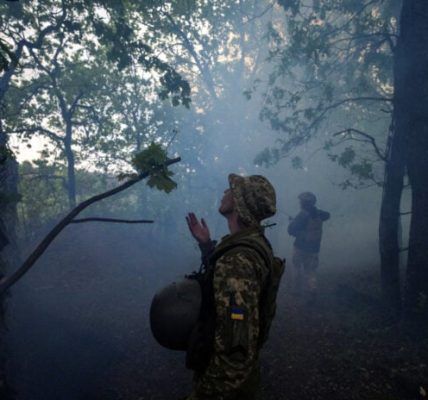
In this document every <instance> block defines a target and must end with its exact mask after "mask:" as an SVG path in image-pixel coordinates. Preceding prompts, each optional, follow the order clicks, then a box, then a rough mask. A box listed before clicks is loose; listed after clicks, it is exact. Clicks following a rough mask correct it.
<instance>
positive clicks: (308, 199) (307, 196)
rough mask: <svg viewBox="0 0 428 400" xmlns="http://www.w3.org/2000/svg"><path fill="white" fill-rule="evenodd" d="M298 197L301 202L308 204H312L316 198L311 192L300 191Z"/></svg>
mask: <svg viewBox="0 0 428 400" xmlns="http://www.w3.org/2000/svg"><path fill="white" fill-rule="evenodd" d="M298 197H299V200H300V201H301V202H302V203H304V204H307V205H310V206H314V205H315V204H316V202H317V198H316V196H315V195H314V194H313V193H312V192H303V193H300V194H299V196H298Z"/></svg>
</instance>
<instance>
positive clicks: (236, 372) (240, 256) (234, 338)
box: [189, 250, 265, 400]
mask: <svg viewBox="0 0 428 400" xmlns="http://www.w3.org/2000/svg"><path fill="white" fill-rule="evenodd" d="M253 253H254V251H252V250H249V251H248V250H247V251H239V252H236V253H235V254H231V255H230V254H229V255H228V254H226V255H224V256H222V257H221V258H220V259H219V260H218V261H217V263H216V269H215V274H214V281H213V285H214V293H215V304H216V330H215V341H214V353H213V355H212V357H211V360H210V363H209V365H208V368H207V369H206V371H205V372H204V374H203V375H202V376H201V378H200V379H199V380H198V381H197V382H196V383H195V386H194V389H193V392H192V394H191V396H190V397H189V400H209V399H211V398H215V399H218V398H222V399H223V398H224V399H228V398H229V397H228V396H232V395H233V393H234V391H236V389H237V388H239V387H240V386H242V384H243V383H244V382H245V381H246V380H247V378H248V377H249V375H250V374H251V372H252V371H253V368H254V367H255V365H256V363H257V352H258V350H257V341H258V335H259V309H258V304H259V297H260V292H261V285H262V283H261V282H262V279H263V272H264V268H265V267H264V265H263V262H262V261H261V260H260V258H259V257H258V256H256V255H255V254H253Z"/></svg>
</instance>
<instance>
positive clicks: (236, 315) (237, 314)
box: [230, 307, 245, 321]
mask: <svg viewBox="0 0 428 400" xmlns="http://www.w3.org/2000/svg"><path fill="white" fill-rule="evenodd" d="M230 318H231V319H233V320H234V321H243V320H244V319H245V313H244V310H243V309H242V308H238V307H232V309H231V312H230Z"/></svg>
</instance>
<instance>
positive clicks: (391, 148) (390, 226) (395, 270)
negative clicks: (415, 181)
mask: <svg viewBox="0 0 428 400" xmlns="http://www.w3.org/2000/svg"><path fill="white" fill-rule="evenodd" d="M404 161H405V160H404V154H403V138H402V135H401V134H400V133H399V132H398V131H397V129H396V127H394V128H393V129H392V130H391V135H390V137H389V143H388V153H387V160H386V164H385V178H384V184H383V196H382V205H381V212H380V221H379V250H380V259H381V280H382V296H383V300H384V304H385V306H386V307H387V308H389V309H390V310H391V311H392V312H393V313H394V314H395V316H397V317H399V316H400V314H401V290H400V248H399V243H400V241H399V222H400V220H399V219H400V202H401V193H402V191H403V178H404Z"/></svg>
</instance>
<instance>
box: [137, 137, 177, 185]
mask: <svg viewBox="0 0 428 400" xmlns="http://www.w3.org/2000/svg"><path fill="white" fill-rule="evenodd" d="M167 160H168V156H167V151H166V150H165V149H163V148H162V146H161V145H159V144H156V143H154V142H152V143H151V144H150V145H149V146H147V148H146V149H144V150H142V151H141V152H139V153H137V154H136V155H135V156H134V158H133V159H132V165H133V166H134V168H135V169H136V170H137V172H138V173H141V172H145V171H151V173H150V176H149V178H148V180H147V185H148V186H149V187H151V188H156V189H158V190H163V191H165V192H166V193H170V192H171V191H172V190H174V189H175V188H176V187H177V184H176V183H175V182H174V181H173V180H172V179H171V177H172V176H174V173H173V172H171V171H169V170H168V168H167V167H165V166H164V165H163V164H164V163H165V162H166V161H167Z"/></svg>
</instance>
